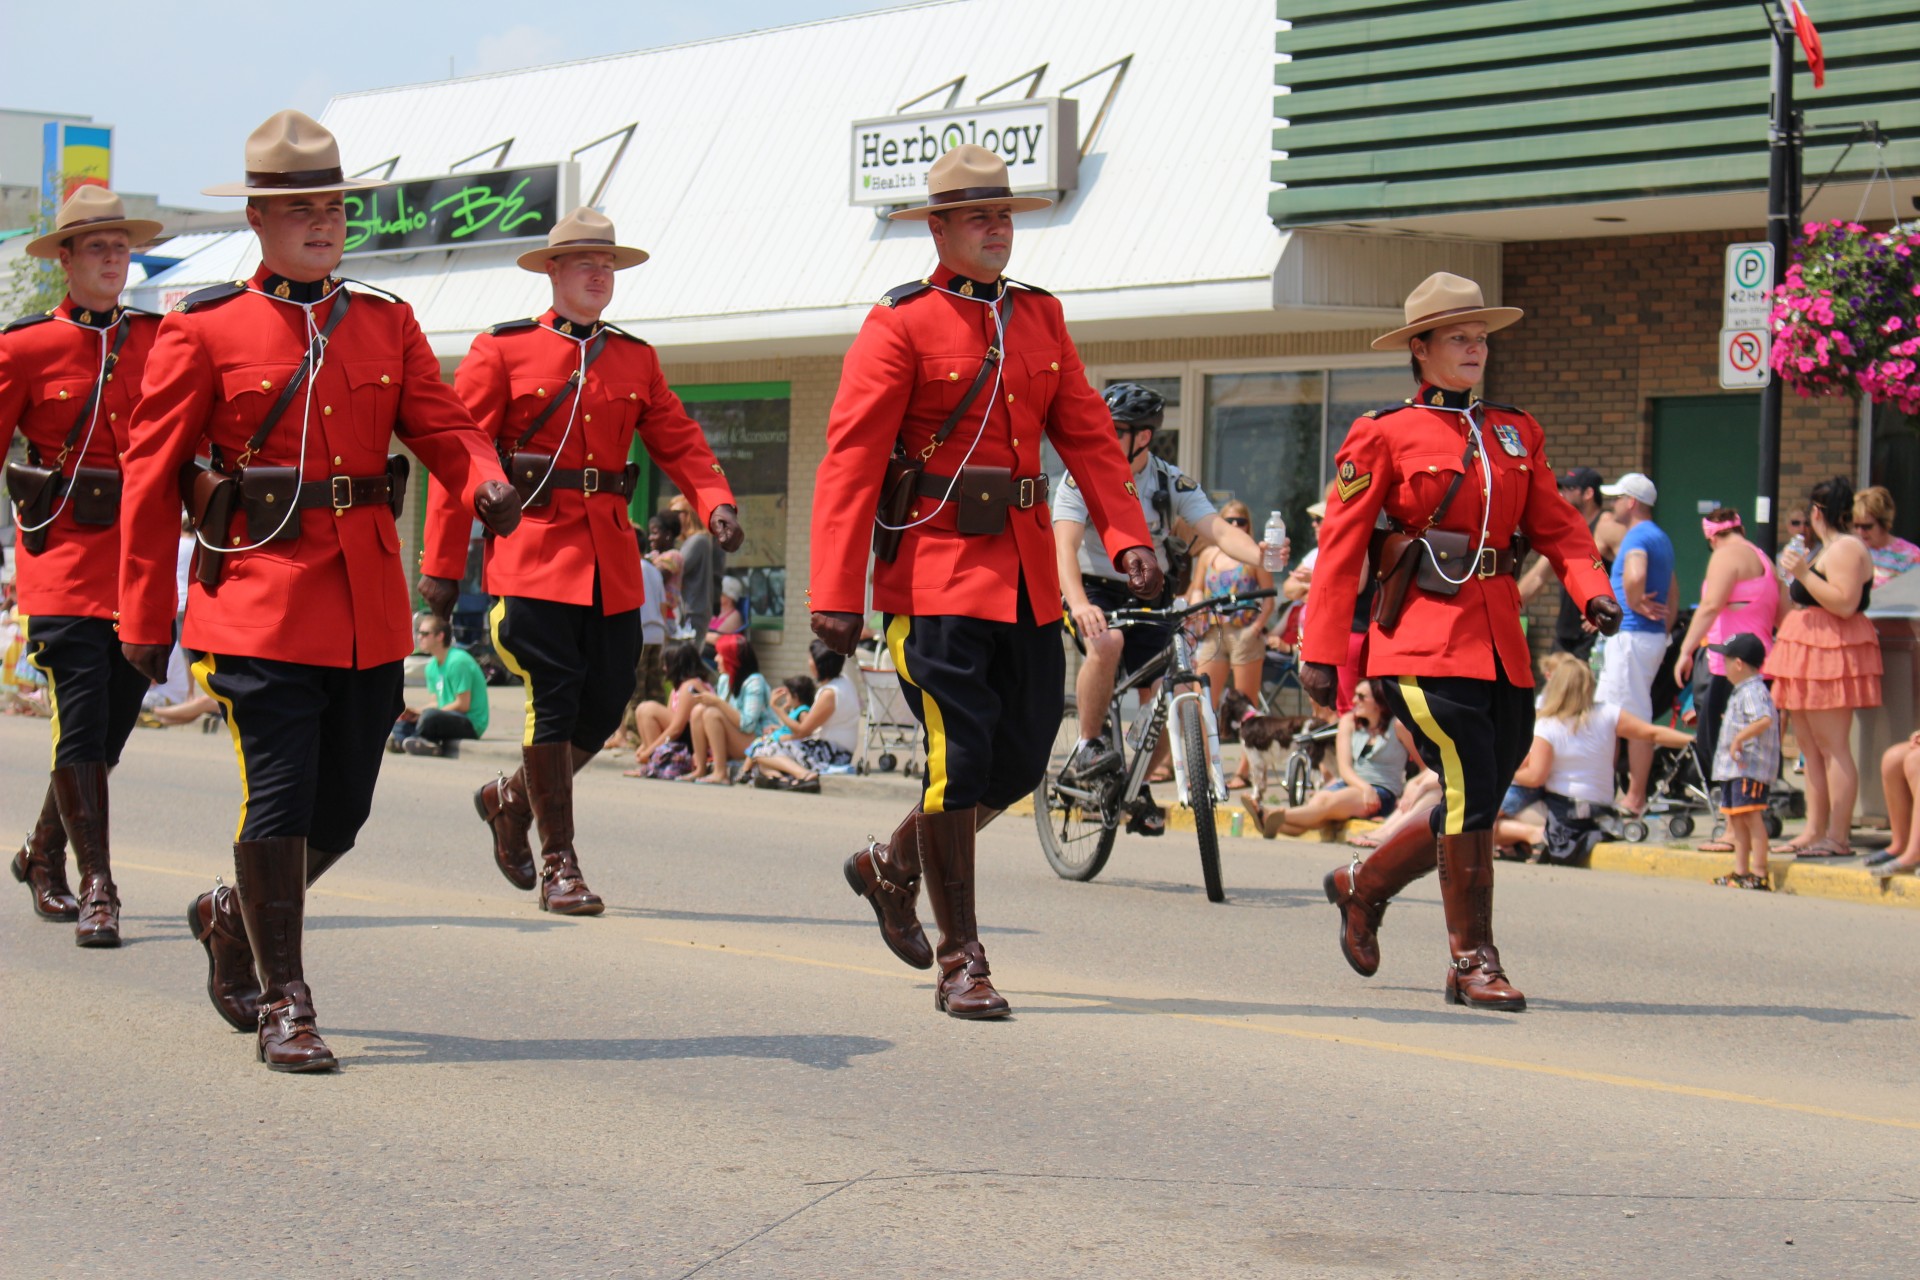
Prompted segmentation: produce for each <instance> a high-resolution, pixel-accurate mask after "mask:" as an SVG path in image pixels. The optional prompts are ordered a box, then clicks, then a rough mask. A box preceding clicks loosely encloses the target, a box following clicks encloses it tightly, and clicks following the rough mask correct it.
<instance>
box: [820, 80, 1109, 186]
mask: <svg viewBox="0 0 1920 1280" xmlns="http://www.w3.org/2000/svg"><path fill="white" fill-rule="evenodd" d="M852 141H853V148H852V190H851V203H853V204H856V205H869V206H871V205H909V204H924V203H926V199H927V170H928V169H929V168H931V167H932V166H933V162H934V161H935V160H938V159H939V158H940V157H941V156H942V155H943V154H945V153H946V152H948V151H951V150H953V148H955V147H957V146H959V145H961V144H962V143H966V142H971V143H973V144H974V145H975V146H980V147H985V148H986V149H987V150H989V151H992V152H995V153H996V154H998V155H999V157H1000V158H1001V159H1002V160H1005V161H1006V162H1007V178H1008V182H1009V184H1010V185H1011V188H1012V190H1013V191H1014V192H1015V193H1016V194H1021V195H1031V194H1035V193H1051V192H1055V191H1072V190H1073V189H1074V188H1075V187H1077V186H1079V184H1080V126H1079V104H1078V103H1076V102H1075V101H1074V100H1073V99H1072V98H1025V99H1022V100H1020V101H1018V102H1005V103H983V104H979V105H975V106H972V107H960V108H956V109H954V110H949V111H926V112H918V113H916V114H914V115H910V116H886V117H882V118H880V119H876V120H856V121H854V122H853V137H852Z"/></svg>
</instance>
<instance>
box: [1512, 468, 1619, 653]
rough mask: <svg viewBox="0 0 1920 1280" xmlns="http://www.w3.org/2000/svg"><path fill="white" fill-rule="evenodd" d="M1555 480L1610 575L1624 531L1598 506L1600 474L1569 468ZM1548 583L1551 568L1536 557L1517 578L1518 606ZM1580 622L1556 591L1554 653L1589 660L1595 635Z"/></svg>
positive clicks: (1577, 611) (1556, 581) (1551, 579)
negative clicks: (1583, 525) (1589, 536)
mask: <svg viewBox="0 0 1920 1280" xmlns="http://www.w3.org/2000/svg"><path fill="white" fill-rule="evenodd" d="M1556 478H1557V479H1558V480H1559V482H1560V496H1561V497H1563V498H1565V499H1566V500H1567V502H1568V503H1569V504H1571V505H1572V507H1573V509H1574V510H1575V511H1578V512H1579V513H1580V514H1581V516H1583V517H1584V518H1585V519H1586V522H1587V528H1588V529H1589V530H1590V531H1591V532H1592V533H1593V542H1594V545H1595V546H1596V547H1598V548H1599V549H1600V559H1601V562H1602V563H1603V564H1604V565H1605V566H1606V570H1607V571H1608V572H1612V570H1613V557H1614V553H1615V552H1616V551H1617V550H1619V547H1620V535H1621V534H1622V533H1623V532H1625V530H1623V529H1621V527H1620V522H1619V521H1617V520H1615V519H1614V518H1613V516H1612V515H1610V514H1609V513H1608V511H1607V509H1606V507H1604V506H1603V505H1601V502H1600V485H1601V479H1600V473H1599V472H1598V471H1595V470H1594V469H1593V468H1592V467H1569V468H1568V469H1567V470H1565V471H1562V472H1561V473H1560V474H1559V476H1558V477H1556ZM1548 583H1553V584H1555V585H1558V584H1559V579H1558V578H1556V577H1554V576H1553V566H1552V565H1551V564H1549V563H1548V561H1547V558H1546V557H1545V556H1536V557H1534V561H1533V566H1532V567H1531V568H1529V569H1528V570H1527V571H1526V573H1525V574H1523V575H1522V576H1521V578H1520V603H1521V604H1523V605H1524V604H1529V603H1531V602H1532V600H1533V598H1534V597H1535V596H1537V595H1539V594H1540V592H1541V590H1542V589H1543V588H1544V587H1546V586H1547V584H1548ZM1584 622H1585V618H1584V616H1583V615H1582V614H1581V612H1580V607H1579V606H1578V605H1576V604H1575V603H1574V602H1573V597H1572V596H1570V595H1568V594H1567V589H1566V588H1565V587H1560V613H1559V616H1558V617H1556V618H1554V620H1553V648H1554V652H1556V653H1571V654H1574V655H1576V656H1577V657H1580V658H1586V657H1588V656H1590V655H1591V654H1592V652H1593V637H1594V634H1595V633H1594V632H1592V631H1588V630H1587V629H1586V628H1585V627H1584V626H1583V625H1582V624H1583V623H1584Z"/></svg>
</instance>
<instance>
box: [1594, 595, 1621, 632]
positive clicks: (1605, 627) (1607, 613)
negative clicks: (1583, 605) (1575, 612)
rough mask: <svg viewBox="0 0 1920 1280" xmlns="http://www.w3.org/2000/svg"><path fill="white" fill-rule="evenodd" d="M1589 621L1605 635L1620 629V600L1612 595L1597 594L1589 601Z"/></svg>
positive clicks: (1596, 629)
mask: <svg viewBox="0 0 1920 1280" xmlns="http://www.w3.org/2000/svg"><path fill="white" fill-rule="evenodd" d="M1587 621H1588V622H1589V623H1591V624H1593V629H1594V630H1595V631H1598V632H1599V633H1600V634H1601V635H1603V636H1610V635H1612V634H1613V633H1614V632H1616V631H1618V630H1619V629H1620V602H1619V601H1618V600H1615V599H1614V598H1613V597H1612V596H1595V597H1594V598H1593V599H1591V600H1589V601H1587Z"/></svg>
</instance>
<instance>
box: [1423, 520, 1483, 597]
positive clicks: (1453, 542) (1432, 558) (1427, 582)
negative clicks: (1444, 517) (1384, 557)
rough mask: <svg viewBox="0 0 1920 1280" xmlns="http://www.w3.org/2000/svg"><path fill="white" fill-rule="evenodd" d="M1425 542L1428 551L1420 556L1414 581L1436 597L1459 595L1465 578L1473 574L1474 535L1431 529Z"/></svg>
mask: <svg viewBox="0 0 1920 1280" xmlns="http://www.w3.org/2000/svg"><path fill="white" fill-rule="evenodd" d="M1422 541H1424V542H1425V543H1426V544H1427V548H1428V551H1427V552H1426V553H1423V554H1422V555H1421V556H1420V561H1419V568H1418V569H1417V570H1415V572H1414V575H1413V580H1414V582H1415V583H1417V584H1418V585H1419V587H1420V589H1421V590H1422V591H1431V592H1433V594H1435V595H1437V596H1454V595H1459V594H1460V588H1461V587H1462V586H1464V585H1466V582H1465V580H1466V579H1467V578H1470V577H1472V576H1473V536H1472V535H1471V534H1466V533H1454V532H1451V531H1449V530H1446V529H1429V530H1427V532H1426V536H1425V537H1424V538H1423V539H1422ZM1443 574H1444V575H1449V576H1442V575H1443Z"/></svg>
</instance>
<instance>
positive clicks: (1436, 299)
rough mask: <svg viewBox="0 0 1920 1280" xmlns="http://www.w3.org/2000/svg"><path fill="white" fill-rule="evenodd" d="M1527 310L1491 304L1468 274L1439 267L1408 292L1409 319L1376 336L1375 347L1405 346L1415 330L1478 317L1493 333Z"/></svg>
mask: <svg viewBox="0 0 1920 1280" xmlns="http://www.w3.org/2000/svg"><path fill="white" fill-rule="evenodd" d="M1525 314H1526V312H1524V311H1522V310H1521V309H1520V308H1518V307H1490V306H1488V305H1487V300H1486V296H1485V295H1484V294H1482V293H1481V292H1480V286H1479V285H1477V284H1475V283H1474V282H1473V281H1471V280H1469V279H1467V278H1466V277H1465V276H1456V275H1453V274H1452V273H1451V272H1446V271H1436V272H1434V273H1433V274H1432V275H1430V276H1428V277H1427V278H1426V279H1425V280H1422V281H1421V282H1420V286H1419V287H1418V288H1417V289H1415V290H1414V291H1413V292H1412V293H1410V294H1408V295H1407V322H1406V323H1405V324H1403V325H1401V326H1400V327H1399V328H1398V329H1395V330H1394V331H1393V332H1392V333H1383V334H1381V335H1380V336H1379V337H1377V338H1375V339H1374V340H1373V343H1372V346H1373V349H1374V350H1375V351H1391V350H1393V349H1394V348H1395V347H1405V346H1406V345H1407V339H1409V338H1411V337H1413V336H1414V335H1415V334H1418V333H1425V332H1426V331H1427V330H1429V329H1437V328H1439V327H1440V326H1441V325H1443V324H1467V323H1469V322H1471V321H1475V320H1483V321H1485V322H1486V325H1487V332H1488V333H1492V332H1493V331H1494V330H1495V329H1504V328H1506V327H1507V326H1508V325H1510V324H1512V323H1513V322H1514V321H1516V320H1518V319H1519V318H1520V317H1521V316H1523V315H1525Z"/></svg>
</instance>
